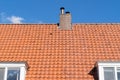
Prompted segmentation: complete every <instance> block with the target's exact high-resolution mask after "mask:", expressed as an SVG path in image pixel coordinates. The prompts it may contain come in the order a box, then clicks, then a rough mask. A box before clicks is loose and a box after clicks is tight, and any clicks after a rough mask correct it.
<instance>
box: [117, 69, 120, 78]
mask: <svg viewBox="0 0 120 80" xmlns="http://www.w3.org/2000/svg"><path fill="white" fill-rule="evenodd" d="M117 78H118V80H120V68H117Z"/></svg>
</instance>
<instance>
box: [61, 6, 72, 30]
mask: <svg viewBox="0 0 120 80" xmlns="http://www.w3.org/2000/svg"><path fill="white" fill-rule="evenodd" d="M60 10H61V13H60V23H59V28H60V29H61V30H71V29H72V23H71V14H70V12H66V13H64V7H61V8H60Z"/></svg>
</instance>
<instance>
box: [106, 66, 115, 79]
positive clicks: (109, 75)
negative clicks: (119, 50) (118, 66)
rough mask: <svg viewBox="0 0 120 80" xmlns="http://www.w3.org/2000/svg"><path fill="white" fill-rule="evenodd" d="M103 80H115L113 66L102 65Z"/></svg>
mask: <svg viewBox="0 0 120 80" xmlns="http://www.w3.org/2000/svg"><path fill="white" fill-rule="evenodd" d="M104 80H115V71H114V67H104Z"/></svg>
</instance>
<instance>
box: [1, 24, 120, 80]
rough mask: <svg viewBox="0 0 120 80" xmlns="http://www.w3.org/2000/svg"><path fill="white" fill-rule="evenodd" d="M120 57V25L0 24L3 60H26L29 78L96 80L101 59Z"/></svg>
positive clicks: (107, 59) (114, 59)
mask: <svg viewBox="0 0 120 80" xmlns="http://www.w3.org/2000/svg"><path fill="white" fill-rule="evenodd" d="M119 59H120V24H75V25H74V26H73V30H59V29H58V28H57V25H56V24H0V61H7V62H8V61H11V62H12V61H15V62H18V61H26V62H27V63H28V66H29V69H28V71H27V75H26V80H81V79H82V80H88V79H89V80H94V79H93V76H92V75H90V74H89V73H90V71H91V70H92V69H93V68H94V65H95V63H96V62H97V61H118V60H119Z"/></svg>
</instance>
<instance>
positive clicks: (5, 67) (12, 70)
mask: <svg viewBox="0 0 120 80" xmlns="http://www.w3.org/2000/svg"><path fill="white" fill-rule="evenodd" d="M25 74H26V63H24V62H19V63H13V62H12V63H11V62H10V63H9V62H0V80H25Z"/></svg>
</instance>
